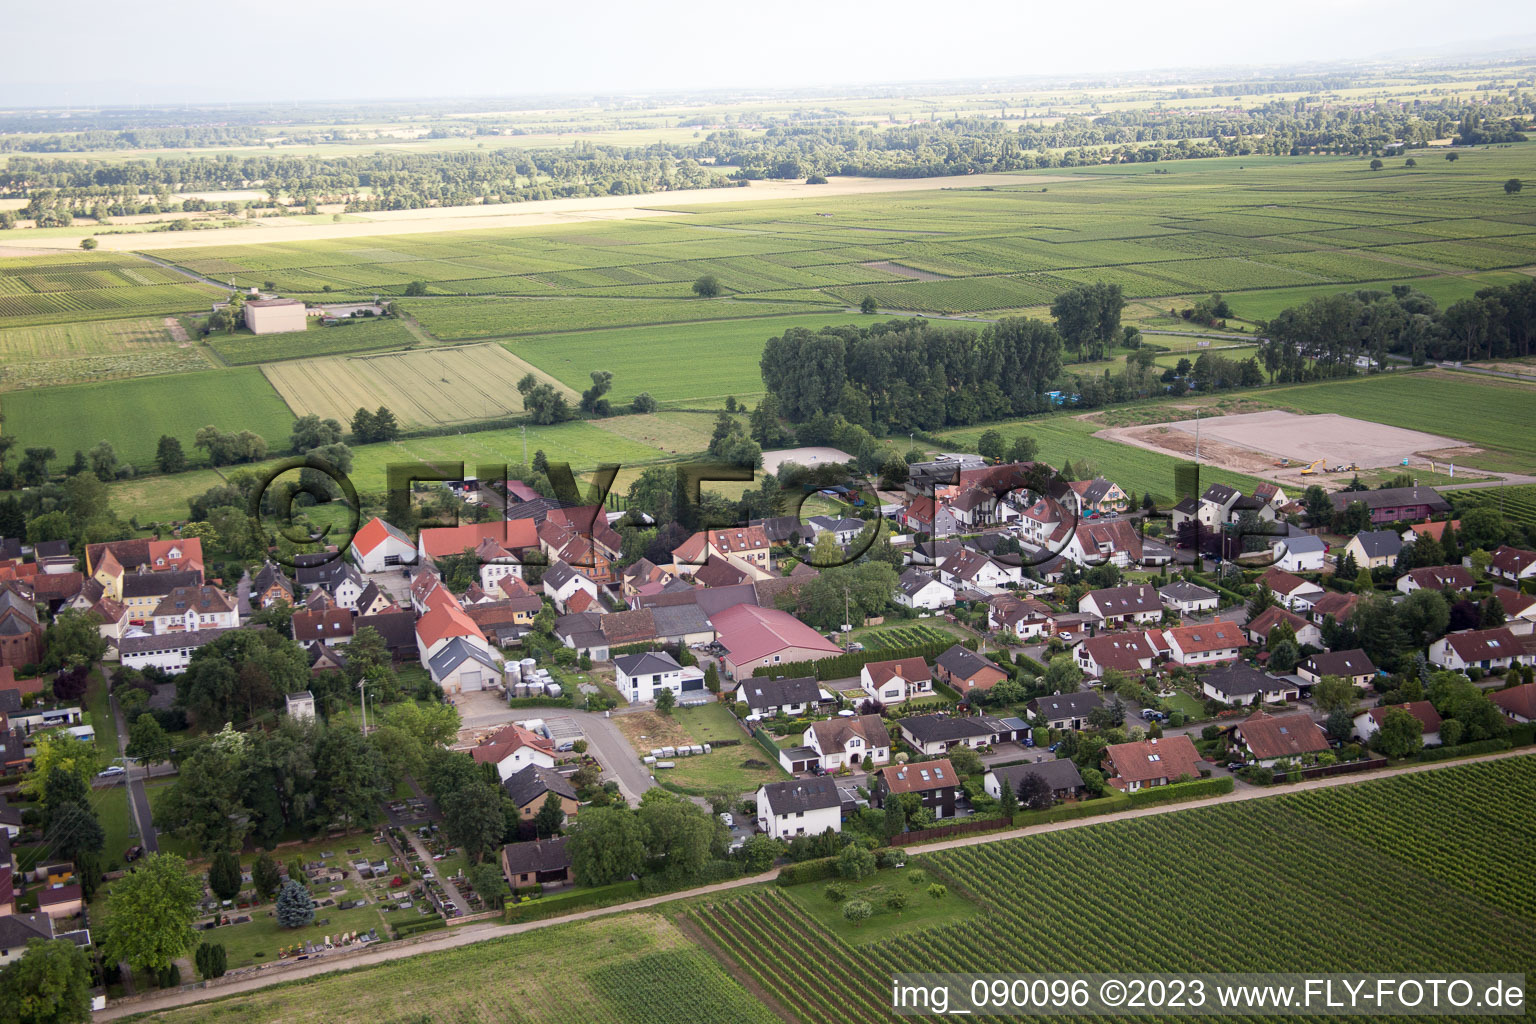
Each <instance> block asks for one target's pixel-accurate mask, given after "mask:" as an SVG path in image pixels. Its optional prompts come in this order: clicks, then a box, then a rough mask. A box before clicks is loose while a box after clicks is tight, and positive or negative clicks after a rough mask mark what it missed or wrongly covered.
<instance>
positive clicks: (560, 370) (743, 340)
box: [503, 311, 869, 406]
mask: <svg viewBox="0 0 1536 1024" xmlns="http://www.w3.org/2000/svg"><path fill="white" fill-rule="evenodd" d="M859 319H860V317H859V315H858V314H856V313H844V312H841V311H837V312H827V313H809V314H798V315H794V316H773V317H762V318H759V319H749V320H721V321H715V322H711V323H690V324H672V325H668V326H663V327H638V328H624V329H619V330H607V331H583V332H580V333H576V334H555V335H546V336H542V337H539V336H535V337H530V338H518V339H517V340H515V341H508V342H504V343H503V344H505V345H506V346H507V348H509V349H510V350H511V351H513V352H514V353H516V354H517V355H519V356H521V357H522V358H524V359H526V360H528V361H529V362H530V363H533V364H534V365H535V366H537V367H539V369H541V370H543V371H544V372H545V373H548V374H550V375H551V376H553V377H556V378H558V379H559V380H561V381H563V382H564V383H566V384H568V385H570V386H571V387H573V388H576V389H578V390H579V389H583V388H586V387H588V386H590V385H591V383H592V381H591V378H590V377H589V376H588V375H589V374H590V373H591V372H592V371H593V370H608V371H611V372H612V373H613V387H614V390H613V399H614V400H615V401H624V402H627V401H629V400H631V399H632V398H633V397H634V396H635V395H636V394H638V393H639V392H641V391H648V392H649V393H650V395H651V397H652V398H654V399H656V401H658V402H662V403H674V404H686V403H699V404H702V405H710V406H719V405H723V404H724V402H725V399H726V397H727V396H728V395H735V396H736V397H737V398H747V397H755V396H757V395H761V394H762V392H763V377H762V371H761V370H760V369H759V366H758V363H759V360H761V358H762V354H763V346H764V345H765V344H767V341H768V339H769V338H772V337H775V336H777V335H780V334H783V333H784V332H785V331H787V330H789V329H790V328H792V327H799V328H804V329H806V330H811V331H815V330H820V329H821V328H822V327H829V326H841V325H843V324H853V323H857V322H858V320H859ZM863 319H864V320H866V321H867V320H868V319H869V318H868V317H864V318H863Z"/></svg>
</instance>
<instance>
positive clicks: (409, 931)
mask: <svg viewBox="0 0 1536 1024" xmlns="http://www.w3.org/2000/svg"><path fill="white" fill-rule="evenodd" d="M446 927H448V922H447V920H446V919H444V918H441V917H437V916H436V915H434V916H432V917H424V918H422V919H421V920H419V921H407V922H406V923H404V924H397V925H395V938H397V939H403V938H405V937H406V936H407V935H415V934H416V933H417V932H430V931H436V930H437V929H439V928H446Z"/></svg>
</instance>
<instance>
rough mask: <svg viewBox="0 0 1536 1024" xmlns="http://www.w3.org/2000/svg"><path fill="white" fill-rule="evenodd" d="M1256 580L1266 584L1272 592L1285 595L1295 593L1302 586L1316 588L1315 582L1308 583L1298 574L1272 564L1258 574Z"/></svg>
mask: <svg viewBox="0 0 1536 1024" xmlns="http://www.w3.org/2000/svg"><path fill="white" fill-rule="evenodd" d="M1258 582H1260V583H1263V584H1264V585H1265V586H1267V587H1268V588H1269V589H1270V591H1271V592H1272V593H1276V594H1281V595H1284V596H1287V597H1288V596H1290V595H1291V594H1294V593H1296V591H1298V590H1300V589H1301V588H1303V587H1311V588H1313V589H1318V588H1317V584H1315V583H1308V582H1307V581H1306V580H1304V579H1302V578H1301V577H1300V576H1297V575H1296V574H1294V573H1289V572H1286V571H1285V570H1284V569H1277V568H1275V567H1274V566H1270V567H1269V568H1268V569H1265V570H1264V572H1263V573H1262V574H1260V576H1259V579H1258Z"/></svg>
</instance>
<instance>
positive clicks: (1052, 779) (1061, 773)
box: [981, 757, 1083, 801]
mask: <svg viewBox="0 0 1536 1024" xmlns="http://www.w3.org/2000/svg"><path fill="white" fill-rule="evenodd" d="M1031 775H1033V776H1037V777H1039V778H1041V779H1044V780H1045V784H1046V785H1047V786H1049V787H1050V789H1051V795H1052V796H1054V797H1055V798H1056V799H1057V800H1058V801H1060V800H1076V799H1078V798H1079V797H1081V796H1082V795H1083V776H1082V774H1081V773H1079V772H1078V770H1077V765H1076V764H1073V763H1072V760H1071V759H1070V758H1065V757H1061V758H1057V759H1055V760H1054V761H1032V762H1025V763H1023V764H1004V765H998V766H997V767H995V768H989V769H987V774H986V775H984V776H982V783H981V784H982V789H983V790H984V791H985V792H986V794H987V796H990V797H991V798H992V799H994V800H996V799H997V798H998V797H1000V796H1002V795H1003V787H1004V786H1007V787H1008V788H1009V789H1011V790H1012V791H1013V793H1014V795H1015V796H1017V795H1018V792H1019V787H1020V786H1022V785H1023V784H1024V780H1025V779H1026V778H1028V777H1029V776H1031Z"/></svg>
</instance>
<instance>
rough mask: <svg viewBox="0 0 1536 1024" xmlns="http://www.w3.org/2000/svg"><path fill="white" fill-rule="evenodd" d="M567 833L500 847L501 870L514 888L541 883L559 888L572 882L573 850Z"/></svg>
mask: <svg viewBox="0 0 1536 1024" xmlns="http://www.w3.org/2000/svg"><path fill="white" fill-rule="evenodd" d="M566 840H567V837H566V836H556V837H554V838H553V839H533V840H530V841H528V842H524V843H508V844H507V845H506V846H503V847H502V848H501V872H502V874H504V875H506V876H507V884H508V885H510V886H511V887H512V888H513V889H514V890H517V889H523V888H528V887H530V886H534V885H538V886H542V887H544V888H546V889H557V888H559V887H561V886H564V885H569V884H570V882H571V879H572V875H571V851H570V850H569V849H567V848H566Z"/></svg>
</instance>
